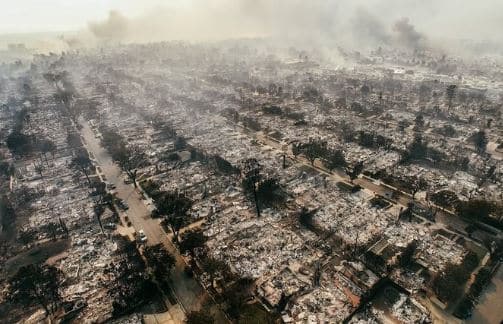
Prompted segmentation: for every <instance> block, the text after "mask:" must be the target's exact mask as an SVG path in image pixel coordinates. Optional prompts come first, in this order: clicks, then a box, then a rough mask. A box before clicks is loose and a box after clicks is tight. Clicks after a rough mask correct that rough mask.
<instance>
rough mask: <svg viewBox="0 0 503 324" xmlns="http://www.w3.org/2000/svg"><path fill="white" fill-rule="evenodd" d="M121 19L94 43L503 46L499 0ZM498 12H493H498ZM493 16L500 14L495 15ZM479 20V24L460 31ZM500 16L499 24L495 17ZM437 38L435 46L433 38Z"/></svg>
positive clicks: (291, 5)
mask: <svg viewBox="0 0 503 324" xmlns="http://www.w3.org/2000/svg"><path fill="white" fill-rule="evenodd" d="M183 3H184V4H185V5H183V6H169V5H165V6H163V7H155V8H151V9H150V10H147V11H146V13H145V14H143V15H141V16H137V17H133V18H126V17H125V16H123V15H122V14H121V13H119V12H117V11H114V12H111V13H110V15H109V17H108V18H107V19H106V20H105V21H102V22H92V23H90V24H89V30H90V31H91V33H92V34H93V35H94V36H95V38H96V39H97V40H98V41H100V42H110V41H120V42H149V41H161V40H192V41H212V40H219V39H228V38H242V37H268V38H273V39H275V40H276V41H281V42H285V43H293V44H297V45H304V46H311V47H332V48H333V47H336V46H347V47H351V48H357V49H369V48H375V46H387V45H389V46H395V47H403V48H406V49H418V48H423V47H431V46H439V45H438V44H440V43H446V40H451V39H468V38H474V39H481V38H487V39H490V40H492V41H494V42H499V43H503V39H502V38H501V36H500V34H499V32H498V30H501V29H503V1H500V0H479V1H477V3H473V1H470V0H441V1H435V0H422V1H416V0H310V1H305V0H274V1H271V0H213V1H207V0H184V1H183ZM499 9H501V10H499ZM498 10H499V11H498ZM498 15H499V16H498ZM481 17H484V21H485V24H483V26H480V25H481V24H477V25H475V26H476V28H474V27H473V26H472V27H471V28H469V29H467V28H466V26H467V25H469V24H470V22H474V21H476V20H477V19H479V18H481ZM499 18H502V19H499ZM440 40H441V41H440Z"/></svg>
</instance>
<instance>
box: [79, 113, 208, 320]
mask: <svg viewBox="0 0 503 324" xmlns="http://www.w3.org/2000/svg"><path fill="white" fill-rule="evenodd" d="M82 126H83V128H82V130H81V134H82V136H83V137H84V140H85V144H86V147H87V149H88V151H89V152H90V153H92V155H93V156H94V158H95V160H96V163H97V165H98V166H99V167H100V168H101V171H102V173H103V174H105V176H106V178H107V181H108V182H110V183H114V184H116V186H117V189H116V191H117V197H119V198H121V199H124V201H126V202H127V203H128V205H129V210H128V211H127V215H128V217H129V219H130V220H131V223H132V225H133V227H134V228H135V230H136V231H138V230H140V229H143V230H144V231H145V234H146V235H147V238H148V243H147V244H149V245H154V244H157V243H163V244H164V245H165V246H166V248H167V249H168V251H170V252H171V253H172V255H173V256H175V257H176V266H175V268H174V269H173V271H172V274H171V279H172V282H173V283H172V288H173V290H174V293H175V295H176V297H177V299H178V300H179V302H180V303H181V304H182V306H183V308H184V309H185V310H186V311H190V310H194V309H199V307H200V306H201V301H202V300H204V299H205V298H206V297H207V295H206V292H205V291H204V290H203V289H202V287H201V286H200V285H199V283H198V282H197V281H196V280H195V279H194V278H190V277H188V276H187V275H185V273H184V268H185V263H184V260H183V259H182V257H181V256H180V254H179V253H178V251H177V250H176V248H175V247H174V246H173V244H172V243H171V242H170V240H169V239H168V236H167V235H166V233H165V232H164V230H163V229H162V227H161V226H160V224H159V221H158V220H156V219H152V218H151V217H150V213H149V211H148V209H147V207H146V205H145V203H144V201H143V200H142V199H141V195H140V194H139V193H138V192H137V191H136V189H135V188H134V187H133V185H127V184H124V181H123V180H122V179H121V170H120V168H119V167H118V166H117V165H116V164H114V163H113V161H112V158H111V156H110V155H109V154H108V152H107V151H106V150H105V149H104V148H103V147H102V146H101V144H100V143H99V141H98V139H97V138H96V136H95V134H94V133H93V131H92V129H91V128H90V127H89V124H88V123H86V122H85V123H82Z"/></svg>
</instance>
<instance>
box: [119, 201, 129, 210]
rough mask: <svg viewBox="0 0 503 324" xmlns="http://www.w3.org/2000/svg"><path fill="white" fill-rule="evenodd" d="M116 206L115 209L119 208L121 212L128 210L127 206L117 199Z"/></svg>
mask: <svg viewBox="0 0 503 324" xmlns="http://www.w3.org/2000/svg"><path fill="white" fill-rule="evenodd" d="M116 204H117V207H119V208H120V209H122V210H128V209H129V206H128V204H127V203H126V202H125V201H124V200H122V199H117V202H116Z"/></svg>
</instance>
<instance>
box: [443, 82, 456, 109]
mask: <svg viewBox="0 0 503 324" xmlns="http://www.w3.org/2000/svg"><path fill="white" fill-rule="evenodd" d="M456 89H457V85H455V84H451V85H449V86H447V89H446V90H445V94H446V96H447V105H448V107H449V110H450V109H451V108H452V101H453V100H454V97H455V96H456Z"/></svg>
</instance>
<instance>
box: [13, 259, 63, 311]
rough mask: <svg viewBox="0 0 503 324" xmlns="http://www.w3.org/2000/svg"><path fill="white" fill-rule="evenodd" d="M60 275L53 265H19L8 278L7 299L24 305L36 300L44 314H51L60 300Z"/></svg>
mask: <svg viewBox="0 0 503 324" xmlns="http://www.w3.org/2000/svg"><path fill="white" fill-rule="evenodd" d="M61 277H62V274H61V272H60V271H59V270H58V269H57V268H55V267H53V266H48V265H40V264H38V265H34V264H30V265H27V266H24V267H21V268H19V270H18V272H17V273H16V274H15V275H14V276H13V277H12V278H10V279H9V299H10V300H12V301H13V302H16V303H19V304H20V305H24V306H30V305H32V304H33V303H34V302H36V303H38V304H39V305H40V306H42V307H43V308H44V310H45V311H46V314H53V313H54V312H55V311H56V310H57V308H58V306H59V303H60V302H61V295H60V294H59V285H60V282H61Z"/></svg>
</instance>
